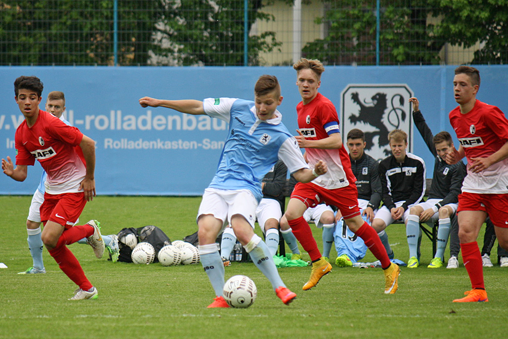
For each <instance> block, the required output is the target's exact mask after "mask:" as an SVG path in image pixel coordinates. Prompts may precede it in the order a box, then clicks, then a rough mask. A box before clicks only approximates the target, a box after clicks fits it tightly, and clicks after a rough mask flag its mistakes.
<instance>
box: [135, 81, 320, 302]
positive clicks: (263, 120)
mask: <svg viewBox="0 0 508 339" xmlns="http://www.w3.org/2000/svg"><path fill="white" fill-rule="evenodd" d="M254 93H255V100H254V101H248V100H241V99H231V98H216V99H205V100H204V101H198V100H157V99H153V98H149V97H144V98H141V99H140V100H139V102H140V104H141V106H143V107H147V106H151V107H159V106H162V107H166V108H171V109H174V110H177V111H179V112H182V113H188V114H195V115H202V114H207V115H209V116H210V117H215V118H219V119H223V120H225V121H226V122H229V133H228V136H227V139H226V142H225V144H224V148H223V150H222V154H221V157H220V160H219V166H218V168H217V172H216V174H215V176H214V178H213V179H212V182H211V184H210V185H209V187H208V188H207V189H206V190H205V193H204V195H203V200H202V202H201V205H200V207H199V211H198V216H197V222H198V227H199V230H198V237H199V254H200V258H201V263H202V265H203V268H204V269H205V272H206V273H207V275H208V278H209V279H210V282H211V284H212V287H213V289H214V292H215V295H216V297H215V299H214V302H213V303H212V304H210V305H209V306H208V307H209V308H217V307H219V308H226V307H229V306H228V304H227V303H226V301H225V300H224V298H223V297H222V290H223V286H224V266H223V264H222V260H221V257H220V254H219V251H218V249H217V246H216V244H215V239H216V238H217V235H218V234H219V232H220V230H221V228H222V226H223V224H224V222H225V221H226V218H227V220H228V221H229V224H230V225H231V226H232V228H233V230H234V232H235V234H236V236H237V238H238V240H239V241H240V243H241V244H242V245H243V247H244V248H245V250H246V251H247V253H249V255H250V257H251V259H252V261H253V262H254V264H255V265H256V266H257V267H258V268H259V269H260V271H261V272H262V273H263V274H264V275H265V276H266V277H267V278H268V280H270V282H271V284H272V287H273V289H274V290H275V293H276V294H277V296H278V297H279V298H280V299H281V300H282V302H283V303H284V304H289V303H290V302H292V301H293V300H294V299H295V298H296V294H295V293H293V292H291V291H290V290H289V289H288V288H287V287H286V286H285V285H284V283H283V282H282V279H281V278H280V276H279V273H278V272H277V268H276V266H275V264H274V262H273V259H272V257H271V256H270V254H269V249H268V247H267V246H266V244H265V243H264V242H263V241H262V239H261V238H260V237H259V236H257V235H256V234H255V233H254V229H253V228H254V221H255V220H254V216H255V215H256V207H257V205H258V202H259V201H260V200H261V198H262V192H261V182H262V179H263V177H264V176H265V174H266V173H267V172H268V171H269V170H270V169H271V168H272V166H273V165H275V163H276V162H277V160H278V159H279V158H280V159H281V160H282V161H284V163H285V164H286V166H287V167H288V169H289V171H290V172H291V173H292V174H293V176H294V177H295V178H296V179H297V180H299V181H302V182H310V181H311V180H313V179H315V178H316V177H318V176H320V175H322V174H325V173H326V171H327V168H326V163H324V162H322V161H318V162H317V163H316V165H315V166H314V169H313V170H310V169H309V167H308V165H307V163H306V162H305V160H304V159H303V156H302V154H301V152H300V150H299V148H298V144H297V142H296V140H295V139H294V137H292V136H291V134H290V133H289V132H288V131H287V129H286V127H285V126H284V125H283V124H282V115H281V113H280V112H279V111H278V110H277V107H278V106H279V105H280V103H281V102H282V96H281V95H280V86H279V82H278V80H277V78H276V77H275V76H271V75H263V76H261V77H260V78H259V79H258V81H257V82H256V85H255V87H254Z"/></svg>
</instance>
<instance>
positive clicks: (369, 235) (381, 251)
mask: <svg viewBox="0 0 508 339" xmlns="http://www.w3.org/2000/svg"><path fill="white" fill-rule="evenodd" d="M355 234H356V235H357V236H359V237H360V238H362V239H363V241H364V242H365V245H367V247H368V248H369V250H370V251H371V252H372V254H374V256H375V257H376V258H377V259H378V260H379V261H381V267H382V268H383V269H386V268H388V267H389V266H390V264H391V261H390V258H388V254H386V249H385V247H384V246H383V243H382V242H381V240H380V239H379V235H377V232H376V231H375V230H374V229H373V228H372V227H370V226H369V224H367V223H366V222H364V223H363V225H362V227H360V228H359V229H358V231H356V233H355Z"/></svg>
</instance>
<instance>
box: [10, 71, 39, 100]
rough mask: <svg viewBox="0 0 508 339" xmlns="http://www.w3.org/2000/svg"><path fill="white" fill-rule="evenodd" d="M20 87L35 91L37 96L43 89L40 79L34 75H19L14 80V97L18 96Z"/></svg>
mask: <svg viewBox="0 0 508 339" xmlns="http://www.w3.org/2000/svg"><path fill="white" fill-rule="evenodd" d="M20 89H28V90H31V91H34V92H35V93H37V96H38V97H40V96H41V94H42V90H43V89H44V85H43V84H42V81H41V79H39V78H37V77H36V76H29V77H27V76H24V75H22V76H20V77H19V78H17V79H16V80H15V81H14V93H15V94H16V97H17V96H18V93H19V90H20Z"/></svg>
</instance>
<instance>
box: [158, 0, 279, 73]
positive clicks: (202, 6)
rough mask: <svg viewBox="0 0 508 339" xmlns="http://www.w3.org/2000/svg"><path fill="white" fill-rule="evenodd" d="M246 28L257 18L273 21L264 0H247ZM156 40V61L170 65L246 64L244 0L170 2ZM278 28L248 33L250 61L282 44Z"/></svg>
mask: <svg viewBox="0 0 508 339" xmlns="http://www.w3.org/2000/svg"><path fill="white" fill-rule="evenodd" d="M248 6H249V8H248V13H249V14H248V20H247V32H250V30H251V27H252V25H253V24H254V23H255V21H256V20H265V21H271V20H274V18H273V16H272V15H268V14H266V13H263V12H261V8H262V7H263V5H262V1H261V0H256V1H248ZM160 14H161V16H160V17H159V22H158V24H157V25H156V28H157V31H156V33H155V36H154V42H155V44H156V46H157V48H156V49H155V50H154V54H155V55H157V60H156V63H158V64H161V63H163V64H170V65H183V66H188V65H220V66H222V65H224V66H242V65H244V54H245V53H244V48H245V43H244V28H245V23H244V21H245V20H244V1H243V0H229V1H216V2H211V1H202V0H186V1H181V2H174V3H170V4H169V5H168V6H167V7H166V9H165V10H164V11H163V12H161V13H160ZM280 45H281V43H280V42H278V41H277V40H276V38H275V32H264V33H262V34H260V35H251V36H249V37H248V43H247V50H248V53H247V54H248V64H249V65H258V64H259V59H258V55H259V52H261V51H264V52H269V51H272V50H273V49H274V48H276V47H278V46H280Z"/></svg>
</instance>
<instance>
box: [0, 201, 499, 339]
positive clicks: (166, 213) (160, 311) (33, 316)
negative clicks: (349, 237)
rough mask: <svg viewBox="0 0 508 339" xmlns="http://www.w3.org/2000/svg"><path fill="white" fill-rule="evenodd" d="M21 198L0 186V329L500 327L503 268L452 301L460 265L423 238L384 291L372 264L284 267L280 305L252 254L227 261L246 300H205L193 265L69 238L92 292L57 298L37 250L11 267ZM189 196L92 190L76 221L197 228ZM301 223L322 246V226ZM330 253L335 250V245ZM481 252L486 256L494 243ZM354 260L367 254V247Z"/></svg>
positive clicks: (357, 332) (177, 333)
mask: <svg viewBox="0 0 508 339" xmlns="http://www.w3.org/2000/svg"><path fill="white" fill-rule="evenodd" d="M30 199H31V197H29V196H22V197H18V196H1V197H0V222H1V224H0V225H1V226H0V227H1V230H2V232H1V236H0V262H3V263H5V264H6V265H7V266H8V268H7V269H0V338H108V339H113V338H306V339H315V338H503V337H506V329H507V328H508V321H507V311H508V269H505V268H499V266H495V267H494V268H490V269H485V282H486V287H487V291H488V296H489V300H490V301H489V302H488V303H466V304H454V303H452V300H453V299H455V298H459V297H461V296H462V294H463V292H464V291H466V290H468V289H469V288H470V283H469V279H468V277H467V272H466V270H465V268H464V266H463V265H462V262H461V266H460V268H459V269H457V270H447V269H445V268H443V269H435V270H431V269H427V265H428V263H429V262H430V260H431V244H430V242H429V240H428V239H427V238H424V239H423V241H422V265H421V266H420V267H419V268H417V269H408V268H402V274H401V276H400V283H399V290H398V292H397V293H396V294H395V295H385V294H384V293H383V290H384V278H383V274H382V271H381V269H375V268H369V269H359V268H338V267H336V266H335V265H334V268H333V271H332V272H331V273H330V274H329V275H327V276H326V277H324V278H323V279H322V280H321V282H320V284H319V285H318V286H317V287H315V288H314V289H312V290H310V291H305V292H304V291H302V290H301V288H302V286H303V284H304V283H305V282H306V281H307V279H308V277H309V274H310V268H309V267H303V268H301V267H300V268H283V269H280V270H279V272H280V274H281V277H282V279H283V280H284V282H285V283H286V285H287V286H288V287H289V288H290V289H291V290H293V291H295V292H296V293H297V295H298V297H297V299H296V300H295V301H294V302H293V303H292V304H291V305H289V306H286V305H284V304H282V302H281V301H280V300H279V299H278V298H277V297H276V296H275V293H274V292H273V290H272V289H271V285H270V283H269V282H268V280H267V279H266V278H264V276H263V275H262V274H261V273H260V272H259V271H258V270H257V269H256V267H255V266H254V265H253V264H252V263H233V265H232V266H231V267H227V268H226V279H227V278H229V277H231V276H233V275H236V274H245V275H248V276H249V277H251V278H252V279H253V280H254V282H255V283H256V285H257V288H258V296H257V300H256V302H255V303H254V305H253V306H252V307H250V308H248V309H207V308H206V306H207V305H208V304H210V303H211V302H212V299H213V297H214V295H213V290H212V288H211V285H210V283H209V281H208V278H207V276H206V274H205V273H204V272H203V269H202V267H201V264H197V265H188V266H177V267H163V266H161V265H160V264H152V265H148V266H146V265H134V264H126V263H115V264H113V263H112V262H110V261H107V260H105V259H101V260H98V259H96V258H95V256H94V255H93V251H92V249H91V248H90V247H89V246H87V245H80V244H73V245H71V246H70V249H71V250H72V251H73V253H74V254H75V255H76V257H77V258H78V259H79V261H80V262H81V264H82V267H83V269H84V271H85V273H86V275H87V277H88V278H89V279H90V281H91V282H92V283H93V284H94V285H95V286H96V287H97V289H98V290H99V299H98V300H93V301H79V302H71V301H68V300H67V299H68V298H70V297H71V296H72V295H73V291H74V289H75V288H76V286H75V285H74V284H73V283H72V282H71V281H70V280H69V279H68V278H67V277H66V276H65V275H64V274H63V273H62V272H61V271H60V269H59V268H58V266H57V264H56V263H55V261H54V260H53V259H52V258H51V257H50V256H49V254H48V253H47V251H46V250H45V251H44V260H45V265H46V270H47V273H46V274H44V275H42V274H41V275H33V276H31V275H18V274H17V273H18V272H21V271H24V270H25V269H27V268H28V267H29V266H31V257H30V254H29V251H28V246H27V243H26V238H27V234H26V230H25V229H26V228H25V220H26V216H27V213H28V207H29V204H30ZM200 200H201V198H199V197H106V196H99V197H96V198H95V199H94V201H93V202H91V203H88V204H87V206H86V208H85V210H84V212H83V214H82V216H81V218H80V224H84V223H86V222H87V221H88V220H90V219H97V220H99V221H100V222H101V226H102V230H103V234H112V233H117V232H118V231H119V230H120V229H122V228H124V227H141V226H145V225H156V226H159V227H160V228H161V229H162V230H164V232H166V234H167V235H168V236H169V237H170V238H171V240H177V239H182V238H183V237H184V236H186V235H188V234H191V233H193V232H194V231H195V230H196V229H197V227H196V223H195V216H196V212H197V209H198V206H199V203H200ZM312 227H313V231H314V235H315V238H316V239H317V242H318V244H319V245H320V246H321V243H322V241H321V230H318V229H317V228H315V227H314V226H312ZM387 231H388V234H389V236H390V243H391V244H393V249H394V251H395V254H396V257H397V258H399V259H401V260H404V261H407V259H408V258H407V256H408V249H407V243H406V239H405V230H404V227H403V226H402V225H392V226H390V227H389V228H388V230H387ZM257 232H258V234H259V230H257ZM481 234H483V231H482V232H481ZM481 244H482V243H481V241H480V246H481ZM447 252H448V251H447ZM331 257H332V258H331V259H332V260H334V259H335V253H334V252H333V253H332V255H331ZM446 258H448V253H446ZM492 258H493V261H494V262H497V260H495V258H496V251H495V250H494V252H493V253H492ZM304 259H306V260H308V256H306V255H305V256H304ZM365 260H366V261H374V260H375V259H374V257H373V256H372V255H371V254H368V256H367V257H366V258H365Z"/></svg>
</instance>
